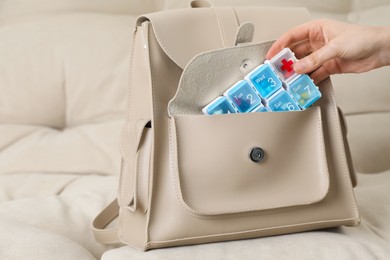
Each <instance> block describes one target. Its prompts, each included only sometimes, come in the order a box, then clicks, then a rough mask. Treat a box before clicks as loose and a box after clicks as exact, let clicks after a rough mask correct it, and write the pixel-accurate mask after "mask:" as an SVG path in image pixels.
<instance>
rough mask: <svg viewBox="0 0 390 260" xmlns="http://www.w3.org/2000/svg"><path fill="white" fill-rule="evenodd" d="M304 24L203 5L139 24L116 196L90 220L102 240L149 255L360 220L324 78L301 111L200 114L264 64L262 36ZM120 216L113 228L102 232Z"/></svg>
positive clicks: (342, 135) (288, 17) (287, 14)
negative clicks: (253, 153) (315, 97)
mask: <svg viewBox="0 0 390 260" xmlns="http://www.w3.org/2000/svg"><path fill="white" fill-rule="evenodd" d="M202 3H203V4H202V5H207V4H204V2H202ZM193 6H196V2H194V3H193ZM308 17H309V15H308V13H307V11H306V10H305V9H299V8H298V9H293V8H263V7H246V8H241V7H240V8H230V7H223V8H222V7H221V8H211V7H206V8H192V9H180V10H169V11H163V12H157V13H152V14H147V15H143V16H141V17H139V18H138V20H137V24H136V28H135V30H134V37H133V49H132V54H131V55H132V56H131V57H132V58H131V61H132V63H131V70H130V87H129V94H128V113H127V120H126V124H125V126H124V128H123V135H122V137H121V152H122V170H121V176H120V185H119V193H118V199H117V200H115V201H114V202H113V203H111V205H110V206H109V207H108V208H107V209H105V210H104V211H103V212H102V213H101V214H100V215H99V216H98V217H97V218H96V219H95V221H94V223H93V224H94V231H95V235H96V238H97V239H98V240H99V241H101V242H103V243H113V242H118V241H120V242H122V243H125V244H128V245H130V246H134V247H136V248H139V249H142V250H148V249H152V248H161V247H169V246H178V245H189V244H200V243H208V242H217V241H228V240H235V239H244V238H253V237H261V236H270V235H277V234H285V233H292V232H300V231H306V230H313V229H321V228H328V227H335V226H340V225H348V226H354V225H357V224H358V223H359V215H358V210H357V207H356V203H355V198H354V193H353V186H355V185H356V178H355V172H354V169H353V167H352V163H351V158H350V154H349V150H348V143H347V139H346V127H345V121H344V119H343V116H342V113H341V111H340V110H339V109H338V108H337V106H336V101H335V98H334V94H333V89H332V84H331V81H330V79H328V80H325V81H324V82H322V83H321V84H320V91H321V92H322V98H321V99H320V100H319V101H318V102H316V104H315V105H314V106H313V107H311V108H309V109H307V110H304V111H298V112H267V113H246V114H225V115H218V116H205V115H202V114H201V108H202V107H204V106H205V105H206V104H207V103H208V102H210V101H211V100H212V99H213V98H215V97H216V96H218V95H220V94H221V93H223V91H224V90H226V88H227V87H228V86H231V85H232V84H233V83H235V82H237V81H238V80H240V79H242V78H243V77H244V75H245V74H246V73H247V72H248V71H250V70H251V69H253V68H254V67H256V66H257V65H259V64H261V63H263V62H264V60H265V54H266V53H267V50H268V49H269V47H270V46H271V42H269V41H270V40H272V39H276V38H277V37H278V36H279V35H280V34H282V33H283V32H285V31H286V30H287V29H289V28H290V27H292V26H296V25H298V24H301V23H303V22H305V21H307V20H308ZM245 23H251V24H253V25H254V34H253V35H252V31H251V30H248V28H251V26H242V25H243V24H245ZM252 36H253V40H252V41H251V42H249V40H250V39H251V38H252ZM253 147H260V148H262V149H263V151H264V152H265V160H263V161H262V162H261V163H255V162H253V161H252V160H250V158H249V156H248V153H249V152H250V150H251V149H252V148H253ZM118 213H119V218H118V221H117V223H116V227H115V228H111V229H105V230H102V228H104V227H106V226H107V224H109V223H110V222H111V221H112V220H113V219H114V218H115V217H117V216H118Z"/></svg>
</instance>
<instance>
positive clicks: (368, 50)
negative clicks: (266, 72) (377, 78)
mask: <svg viewBox="0 0 390 260" xmlns="http://www.w3.org/2000/svg"><path fill="white" fill-rule="evenodd" d="M285 47H289V48H290V49H291V50H292V51H293V52H295V55H296V56H297V58H301V60H300V61H298V62H296V63H295V64H294V70H295V71H296V72H297V73H301V74H303V73H310V72H312V74H311V77H312V78H313V80H314V82H315V83H319V82H320V81H322V80H324V79H325V78H327V77H329V75H331V74H337V73H359V72H365V71H369V70H371V69H375V68H378V67H381V66H385V65H390V27H373V26H361V25H353V24H347V23H342V22H337V21H333V20H315V21H312V22H308V23H305V24H303V25H300V26H298V27H295V28H293V29H291V30H289V31H287V32H286V33H284V34H283V35H282V36H281V37H280V38H279V39H278V40H277V41H276V42H275V43H274V44H273V46H272V47H271V49H270V50H269V51H268V54H267V59H270V58H272V57H273V56H274V55H275V54H277V53H278V52H279V51H281V50H282V49H283V48H285Z"/></svg>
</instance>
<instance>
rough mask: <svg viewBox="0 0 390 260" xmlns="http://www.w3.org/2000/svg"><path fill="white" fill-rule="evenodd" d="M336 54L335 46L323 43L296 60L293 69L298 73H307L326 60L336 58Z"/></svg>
mask: <svg viewBox="0 0 390 260" xmlns="http://www.w3.org/2000/svg"><path fill="white" fill-rule="evenodd" d="M337 56H338V50H337V48H334V47H332V44H330V43H328V44H327V45H324V46H323V47H321V48H320V49H318V50H316V51H315V52H313V53H311V54H310V55H308V56H306V57H304V58H303V59H301V60H299V61H298V62H296V63H295V64H294V70H295V71H296V72H297V73H300V74H303V73H309V72H312V71H314V70H316V69H317V68H319V67H320V66H321V65H323V64H324V63H325V62H327V61H328V60H330V59H333V58H336V57H337Z"/></svg>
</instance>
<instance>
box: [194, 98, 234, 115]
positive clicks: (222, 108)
mask: <svg viewBox="0 0 390 260" xmlns="http://www.w3.org/2000/svg"><path fill="white" fill-rule="evenodd" d="M202 112H203V114H205V115H219V114H232V113H237V111H236V109H235V108H234V107H233V106H232V104H231V103H230V101H229V100H228V99H227V98H226V97H222V96H221V97H217V98H216V99H215V100H213V101H212V102H210V104H208V105H207V106H206V107H204V108H203V109H202Z"/></svg>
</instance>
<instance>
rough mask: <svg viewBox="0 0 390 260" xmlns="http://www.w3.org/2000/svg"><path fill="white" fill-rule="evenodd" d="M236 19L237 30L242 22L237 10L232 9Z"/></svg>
mask: <svg viewBox="0 0 390 260" xmlns="http://www.w3.org/2000/svg"><path fill="white" fill-rule="evenodd" d="M232 10H233V14H234V17H235V18H236V23H237V28H238V27H240V20H239V19H238V15H237V11H236V8H234V7H232Z"/></svg>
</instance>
